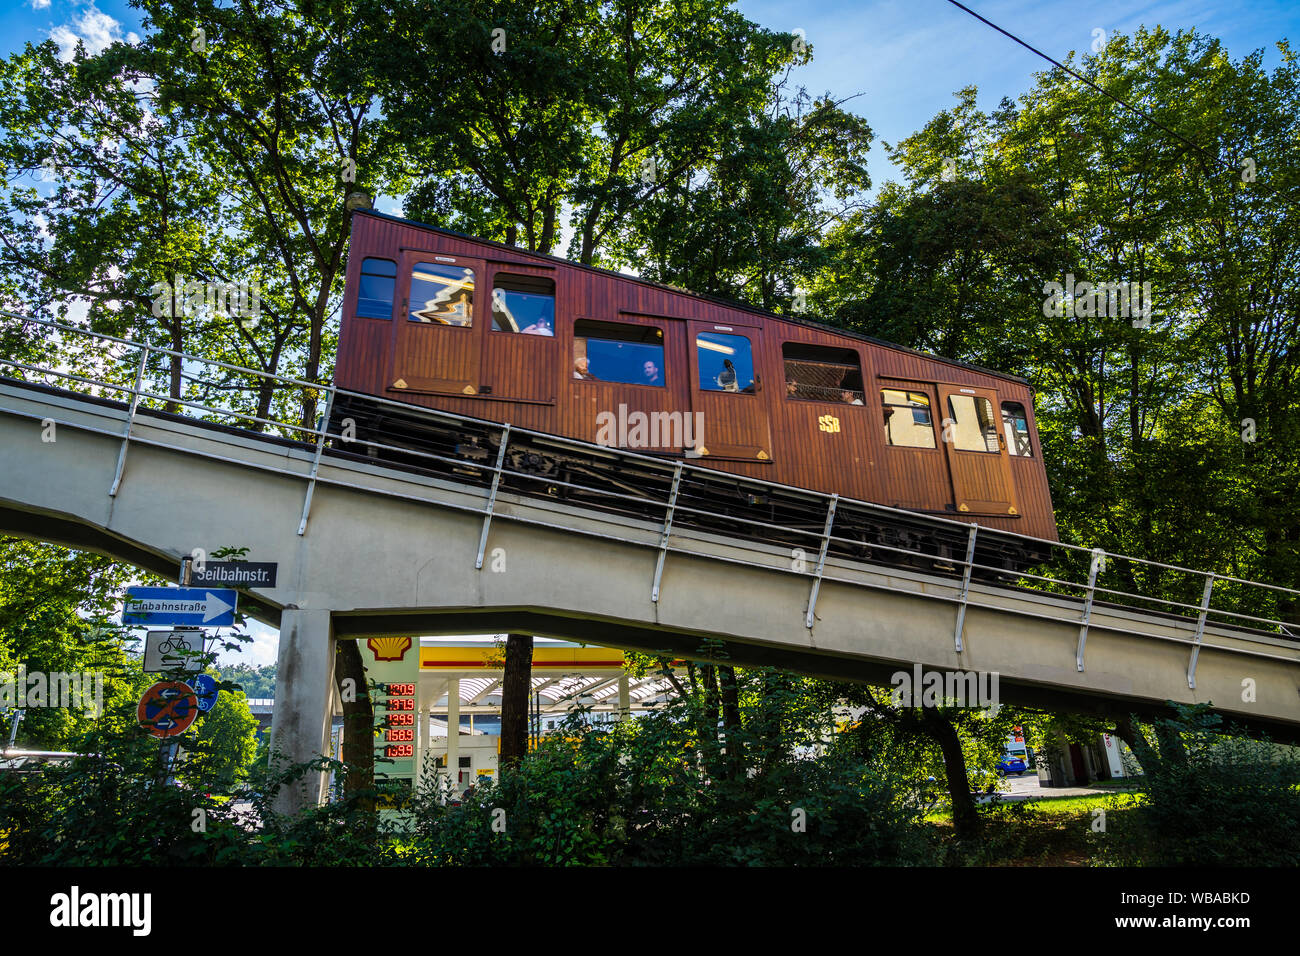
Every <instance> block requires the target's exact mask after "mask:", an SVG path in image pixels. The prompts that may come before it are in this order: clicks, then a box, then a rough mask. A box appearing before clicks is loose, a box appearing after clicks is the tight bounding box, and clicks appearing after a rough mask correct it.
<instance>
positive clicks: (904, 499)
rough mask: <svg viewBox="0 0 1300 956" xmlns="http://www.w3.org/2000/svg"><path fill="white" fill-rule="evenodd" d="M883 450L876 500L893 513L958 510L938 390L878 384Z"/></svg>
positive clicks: (885, 382)
mask: <svg viewBox="0 0 1300 956" xmlns="http://www.w3.org/2000/svg"><path fill="white" fill-rule="evenodd" d="M879 386H880V390H879V395H878V400H879V402H880V408H881V411H882V413H883V423H884V439H885V447H884V448H883V449H881V451H882V461H881V465H882V466H883V467H881V468H880V469H879V471H878V475H877V478H876V482H875V493H874V496H873V499H874V500H876V501H879V502H880V503H881V504H886V505H890V506H892V507H895V508H910V509H913V510H916V511H937V512H944V511H954V510H955V509H956V506H955V504H954V503H953V493H952V478H951V477H950V474H949V470H948V464H947V462H946V461H945V460H944V455H943V451H942V450H941V449H940V447H939V444H940V442H939V423H938V417H939V416H937V415H936V414H935V412H936V403H935V390H934V386H933V385H931V384H929V383H926V382H916V381H910V380H905V379H889V378H883V377H882V378H880V379H879Z"/></svg>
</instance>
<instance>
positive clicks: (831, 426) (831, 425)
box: [817, 415, 840, 433]
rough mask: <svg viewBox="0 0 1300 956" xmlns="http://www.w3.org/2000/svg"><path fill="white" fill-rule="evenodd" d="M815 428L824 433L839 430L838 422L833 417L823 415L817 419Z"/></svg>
mask: <svg viewBox="0 0 1300 956" xmlns="http://www.w3.org/2000/svg"><path fill="white" fill-rule="evenodd" d="M817 427H818V428H819V429H821V430H822V431H824V432H831V433H835V432H838V431H839V430H840V420H839V419H838V418H836V417H835V416H834V415H823V416H822V417H821V418H819V419H817Z"/></svg>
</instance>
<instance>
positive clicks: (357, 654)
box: [334, 640, 375, 810]
mask: <svg viewBox="0 0 1300 956" xmlns="http://www.w3.org/2000/svg"><path fill="white" fill-rule="evenodd" d="M335 654H336V657H335V663H334V681H335V684H336V685H337V686H338V691H339V698H340V699H341V700H342V701H343V762H344V763H345V764H347V768H348V770H347V775H346V776H344V778H343V794H344V796H349V797H350V796H352V795H354V794H356V793H360V792H361V791H363V790H371V789H373V788H374V785H375V710H374V707H372V706H371V703H370V686H369V685H368V684H367V683H366V667H365V664H364V663H363V662H362V660H361V648H360V647H359V646H358V645H357V642H356V641H346V640H345V641H339V642H338V646H337V649H336V651H335ZM349 679H351V681H352V683H351V685H350V686H349V685H348V684H347V683H346V682H347V681H348V680H349ZM349 698H351V699H349ZM365 809H367V810H373V809H374V801H373V800H367V801H366V802H365Z"/></svg>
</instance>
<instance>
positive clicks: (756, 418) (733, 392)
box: [687, 322, 772, 461]
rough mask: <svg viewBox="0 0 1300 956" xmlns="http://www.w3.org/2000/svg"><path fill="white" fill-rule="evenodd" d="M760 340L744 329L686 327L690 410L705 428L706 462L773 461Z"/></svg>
mask: <svg viewBox="0 0 1300 956" xmlns="http://www.w3.org/2000/svg"><path fill="white" fill-rule="evenodd" d="M760 334H761V330H760V329H758V328H753V327H751V326H745V325H730V324H729V325H717V324H715V323H712V322H691V323H689V327H688V335H689V342H688V344H687V352H688V353H689V355H690V360H689V361H690V385H691V408H692V410H693V411H694V412H696V413H698V415H697V418H698V419H700V420H701V421H702V423H703V426H704V446H705V447H704V450H703V454H704V455H707V456H708V457H709V458H736V459H741V460H744V461H771V460H772V428H771V423H770V421H769V420H768V411H767V395H765V394H764V393H763V384H764V383H763V375H762V370H761V368H760V365H761V363H760V359H759V356H760V350H759V347H760V342H759V335H760Z"/></svg>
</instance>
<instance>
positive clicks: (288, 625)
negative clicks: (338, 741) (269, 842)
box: [271, 608, 334, 813]
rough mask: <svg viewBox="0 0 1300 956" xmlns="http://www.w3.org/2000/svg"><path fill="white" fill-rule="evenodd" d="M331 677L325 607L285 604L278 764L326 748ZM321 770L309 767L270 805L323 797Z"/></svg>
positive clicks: (297, 806)
mask: <svg viewBox="0 0 1300 956" xmlns="http://www.w3.org/2000/svg"><path fill="white" fill-rule="evenodd" d="M333 682H334V630H333V625H332V624H331V621H330V612H329V611H328V610H321V609H315V608H313V609H310V610H285V611H284V612H283V613H282V614H281V615H280V653H279V659H278V666H277V668H276V682H275V714H274V716H273V717H272V720H271V747H272V749H273V750H275V751H278V752H279V754H280V760H281V763H282V765H283V764H285V763H287V764H299V763H306V762H307V761H309V760H312V759H313V758H316V757H319V756H321V755H322V754H326V753H329V743H330V739H329V737H330V702H331V699H332V696H331V694H332V691H331V688H332V686H333ZM325 786H326V776H325V774H323V773H320V772H308V773H307V774H305V775H304V776H302V777H301V778H299V780H298V781H297V782H296V783H295V784H291V785H289V786H286V787H284V788H282V789H281V790H280V793H279V795H278V796H277V797H276V800H275V808H276V809H277V810H278V811H280V812H281V813H296V812H297V811H299V810H301V809H303V808H305V807H308V806H314V805H316V804H319V803H321V802H323V800H324V798H325Z"/></svg>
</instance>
